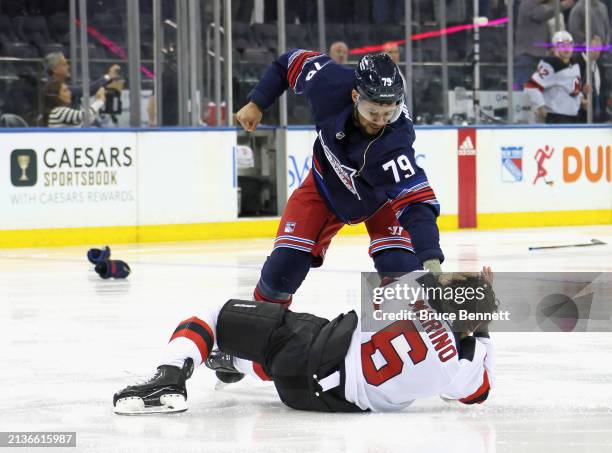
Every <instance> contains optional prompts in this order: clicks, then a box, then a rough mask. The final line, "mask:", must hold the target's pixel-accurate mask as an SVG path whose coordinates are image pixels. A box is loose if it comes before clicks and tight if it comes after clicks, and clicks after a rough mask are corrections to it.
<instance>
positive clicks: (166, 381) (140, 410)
mask: <svg viewBox="0 0 612 453" xmlns="http://www.w3.org/2000/svg"><path fill="white" fill-rule="evenodd" d="M192 373H193V360H191V359H186V360H185V362H184V364H183V367H182V368H179V367H176V366H171V365H161V366H159V367H158V368H157V372H156V373H155V374H154V375H153V377H151V378H150V379H148V380H147V381H145V382H143V383H139V384H134V385H130V386H128V387H126V388H124V389H123V390H120V391H119V392H117V393H115V396H114V397H113V406H114V407H113V411H114V412H115V414H120V415H141V414H164V413H170V412H184V411H186V410H187V388H186V386H185V381H186V380H187V379H189V378H190V377H191V374H192Z"/></svg>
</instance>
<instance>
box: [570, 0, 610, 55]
mask: <svg viewBox="0 0 612 453" xmlns="http://www.w3.org/2000/svg"><path fill="white" fill-rule="evenodd" d="M589 1H590V5H589V6H590V8H591V36H594V35H597V36H600V37H601V39H602V42H603V44H608V43H609V42H610V18H609V16H608V8H607V7H606V5H604V4H603V3H602V2H601V1H599V0H589ZM586 2H587V0H579V1H578V3H577V4H576V6H575V7H574V9H572V12H571V13H570V17H569V27H568V31H569V32H570V33H571V34H572V36H573V37H574V39H575V40H576V42H577V43H579V44H585V42H586V38H585V27H586V25H585V16H586V15H585V7H586Z"/></svg>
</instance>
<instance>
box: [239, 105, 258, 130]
mask: <svg viewBox="0 0 612 453" xmlns="http://www.w3.org/2000/svg"><path fill="white" fill-rule="evenodd" d="M262 116H263V112H262V111H261V109H260V108H259V107H258V106H257V104H255V103H254V102H249V103H248V104H247V105H245V106H244V107H242V108H241V109H240V110H238V113H236V121H238V122H239V123H240V125H241V126H242V127H243V128H244V130H245V131H247V132H253V131H254V130H255V129H257V126H259V123H260V122H261V117H262Z"/></svg>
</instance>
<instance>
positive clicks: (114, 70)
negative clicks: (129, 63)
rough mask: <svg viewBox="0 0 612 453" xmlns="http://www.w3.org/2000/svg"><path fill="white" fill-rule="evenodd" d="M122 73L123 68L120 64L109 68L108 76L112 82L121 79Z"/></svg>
mask: <svg viewBox="0 0 612 453" xmlns="http://www.w3.org/2000/svg"><path fill="white" fill-rule="evenodd" d="M120 71H121V66H119V65H118V64H114V65H112V66H111V67H110V68H108V71H107V72H106V74H107V75H108V76H109V77H110V79H111V80H114V79H117V78H118V77H119V72H120Z"/></svg>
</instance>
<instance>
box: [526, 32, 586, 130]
mask: <svg viewBox="0 0 612 453" xmlns="http://www.w3.org/2000/svg"><path fill="white" fill-rule="evenodd" d="M552 44H553V55H552V56H549V57H545V58H543V59H542V60H540V62H539V63H538V68H537V70H536V72H534V73H533V75H532V76H531V79H529V81H528V82H527V83H526V84H525V92H526V93H527V95H528V96H529V101H530V103H531V106H532V108H533V109H534V111H535V113H536V119H537V121H538V122H541V123H544V122H545V123H549V124H554V123H576V122H578V112H579V110H580V106H581V105H583V104H585V103H586V100H585V99H584V96H583V93H582V90H583V86H582V85H583V82H582V78H581V76H580V66H579V63H578V59H577V57H574V56H573V51H574V39H573V38H572V35H571V34H569V33H568V32H567V31H558V32H557V33H555V34H554V35H553V38H552Z"/></svg>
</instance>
